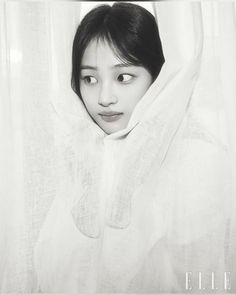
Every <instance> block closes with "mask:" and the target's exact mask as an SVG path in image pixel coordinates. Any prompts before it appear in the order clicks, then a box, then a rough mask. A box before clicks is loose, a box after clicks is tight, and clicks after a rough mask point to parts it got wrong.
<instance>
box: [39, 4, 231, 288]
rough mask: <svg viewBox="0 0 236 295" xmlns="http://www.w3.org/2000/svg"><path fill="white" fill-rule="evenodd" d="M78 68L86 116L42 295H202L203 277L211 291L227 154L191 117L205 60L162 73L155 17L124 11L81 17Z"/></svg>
mask: <svg viewBox="0 0 236 295" xmlns="http://www.w3.org/2000/svg"><path fill="white" fill-rule="evenodd" d="M72 61H73V67H72V87H73V89H74V91H75V93H76V94H77V95H78V98H79V100H78V103H79V102H80V103H81V105H82V106H83V114H82V115H81V118H80V125H79V126H78V129H77V130H76V133H75V134H74V136H72V137H71V138H69V140H67V141H65V142H64V146H63V153H62V154H63V159H62V161H63V162H62V163H63V164H62V165H61V167H62V169H61V170H62V172H61V181H60V183H59V187H58V196H57V197H56V198H55V200H54V202H53V204H52V206H51V209H50V211H49V213H48V215H47V218H46V220H45V223H44V226H43V228H42V230H41V232H40V236H39V239H38V242H37V245H36V248H35V256H34V257H35V271H36V278H37V288H36V291H41V292H45V293H54V292H60V293H61V292H62V293H64V292H76V293H80V292H81V293H87V292H91V293H95V292H98V293H103V292H109V293H113V292H118V293H126V292H127V293H128V292H133V293H134V292H144V293H146V292H155V293H158V292H184V291H185V290H186V288H187V291H189V290H190V286H191V290H192V289H193V290H194V291H199V290H198V289H197V288H199V284H198V280H197V275H198V272H203V273H204V275H205V284H206V288H205V289H206V292H207V293H208V292H209V291H212V290H211V289H210V288H211V277H210V275H211V273H212V272H214V273H216V274H217V275H220V276H222V275H223V271H224V270H226V269H225V264H224V261H222V259H221V258H222V257H223V256H222V253H225V252H224V251H225V248H224V245H223V240H222V239H219V237H221V236H222V234H223V233H224V232H225V227H226V226H227V222H226V218H225V217H226V213H225V212H226V211H227V204H226V203H224V206H222V202H221V193H219V190H221V189H222V187H223V188H224V189H226V188H225V187H224V186H223V185H222V183H225V179H224V177H225V175H226V173H225V165H224V163H226V160H225V159H226V155H225V151H224V147H223V146H222V144H221V142H219V141H218V140H217V139H216V138H214V136H212V135H211V134H210V133H209V132H208V131H207V129H206V128H205V126H204V125H202V124H201V122H199V120H198V116H197V115H196V114H194V113H191V112H187V111H186V110H187V109H188V105H189V102H190V98H191V93H192V91H193V87H194V84H195V80H196V75H197V73H198V65H199V61H198V56H195V57H193V60H192V61H191V62H188V63H186V64H185V65H184V66H183V67H182V68H178V69H172V70H171V71H170V68H169V67H168V64H167V65H166V66H165V65H164V67H163V69H162V71H161V73H160V70H161V68H162V66H163V63H164V56H163V52H162V46H161V41H160V37H159V33H158V28H157V25H156V21H155V18H154V17H153V15H152V14H150V13H149V12H148V11H146V10H145V9H144V8H141V7H140V6H137V5H134V4H128V3H115V4H114V5H113V6H112V7H110V6H108V5H103V6H99V7H97V8H95V9H93V10H92V11H90V12H89V13H88V14H87V15H86V16H85V18H84V19H83V20H82V22H81V24H80V25H79V27H78V30H77V32H76V35H75V38H74V44H73V60H72ZM157 77H158V78H157ZM222 163H223V164H222ZM224 193H225V192H224ZM190 274H193V277H194V280H193V279H192V277H191V276H190ZM188 288H189V289H188ZM218 288H219V289H220V288H221V289H223V286H219V287H218Z"/></svg>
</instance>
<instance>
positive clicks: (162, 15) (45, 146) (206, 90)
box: [0, 1, 236, 292]
mask: <svg viewBox="0 0 236 295" xmlns="http://www.w3.org/2000/svg"><path fill="white" fill-rule="evenodd" d="M194 2H195V3H194V4H193V6H195V8H193V10H192V7H190V6H192V4H191V2H189V1H176V2H175V1H169V2H168V1H160V2H155V3H154V4H152V3H150V2H149V3H146V4H144V3H143V5H144V6H145V7H146V8H147V9H149V10H150V11H152V13H153V14H156V15H157V19H158V24H159V28H160V35H161V38H162V41H163V48H164V54H165V56H166V59H167V61H168V62H169V63H173V64H176V65H177V66H178V63H180V62H181V61H182V60H188V58H189V56H191V54H192V51H193V50H194V46H193V40H192V35H193V30H194V28H198V29H199V32H198V33H199V34H198V35H199V36H200V37H201V38H202V41H203V51H202V58H201V70H200V75H199V78H198V81H197V85H196V89H195V92H194V94H193V98H192V100H191V106H190V109H191V108H192V109H193V110H196V109H197V110H199V112H198V113H199V114H200V117H199V118H198V119H199V120H202V121H204V124H207V126H208V127H209V130H211V133H212V134H215V135H216V136H217V138H220V140H221V142H222V143H223V145H224V146H225V147H227V152H228V155H229V159H230V178H228V180H227V182H228V186H229V187H230V190H229V191H230V194H231V195H230V197H231V202H232V206H231V209H232V212H231V218H230V219H229V227H228V232H227V233H226V235H227V237H226V238H225V247H226V248H227V249H228V250H227V253H228V257H225V260H227V265H228V266H229V271H231V272H232V276H233V274H234V276H233V279H232V280H231V289H232V290H234V291H235V290H236V285H235V284H236V283H235V282H236V279H235V278H236V266H235V263H233V262H234V261H235V259H236V254H235V252H236V248H235V245H236V237H235V231H236V217H235V216H236V214H235V212H236V205H235V204H236V202H235V200H234V196H235V192H236V187H235V185H236V184H235V183H236V182H235V179H236V136H235V128H236V87H235V81H236V4H235V2H234V1H226V2H223V1H219V2H218V1H209V2H208V1H201V2H200V1H194ZM99 3H101V2H95V3H92V4H91V3H86V2H74V1H52V2H49V1H33V2H30V1H23V2H21V1H1V2H0V140H1V141H0V151H1V152H0V159H1V162H0V175H1V182H0V290H1V291H2V292H32V290H33V288H34V281H35V275H34V271H33V261H32V259H33V258H32V257H33V249H34V245H35V242H36V240H37V237H38V234H39V231H40V228H41V226H42V224H43V221H44V219H45V216H46V215H47V212H48V210H49V208H50V205H51V202H52V200H53V198H54V195H55V191H56V189H57V186H58V179H57V176H56V175H57V173H55V171H58V170H60V163H59V162H58V161H57V152H58V151H57V148H56V146H57V144H58V143H57V140H58V137H60V133H61V132H63V133H64V134H67V133H68V132H73V130H75V129H76V126H77V124H78V117H79V116H80V115H81V113H80V108H79V103H78V100H77V97H76V96H75V94H74V93H73V92H72V90H71V89H70V71H71V46H72V41H73V35H74V33H75V30H76V27H77V25H78V23H79V21H80V15H84V13H85V12H86V11H87V10H88V9H89V8H90V7H91V6H92V5H96V4H99ZM192 11H195V12H194V13H196V14H197V16H198V17H197V18H193V15H192ZM194 19H195V20H198V21H199V24H198V25H197V26H194V25H193V20H194ZM200 43H201V42H200ZM59 126H60V128H59ZM68 130H69V131H68Z"/></svg>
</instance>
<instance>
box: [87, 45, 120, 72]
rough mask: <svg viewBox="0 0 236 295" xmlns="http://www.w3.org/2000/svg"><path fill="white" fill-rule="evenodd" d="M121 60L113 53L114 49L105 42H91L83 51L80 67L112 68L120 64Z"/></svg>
mask: <svg viewBox="0 0 236 295" xmlns="http://www.w3.org/2000/svg"><path fill="white" fill-rule="evenodd" d="M120 62H121V59H119V57H118V56H117V55H116V54H115V53H114V49H113V48H111V46H110V45H109V44H108V42H106V41H101V40H92V41H90V43H89V45H88V46H87V48H86V49H85V52H84V55H83V58H82V66H83V65H91V66H96V67H99V66H109V67H111V66H113V65H115V64H117V63H120Z"/></svg>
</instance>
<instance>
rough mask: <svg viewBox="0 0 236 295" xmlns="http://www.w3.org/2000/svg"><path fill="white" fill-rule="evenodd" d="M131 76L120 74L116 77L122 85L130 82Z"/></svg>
mask: <svg viewBox="0 0 236 295" xmlns="http://www.w3.org/2000/svg"><path fill="white" fill-rule="evenodd" d="M132 78H133V76H132V75H130V74H121V75H119V76H118V78H117V80H118V81H119V82H122V83H127V82H129V81H130V80H132Z"/></svg>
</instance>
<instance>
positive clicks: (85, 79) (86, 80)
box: [82, 76, 97, 85]
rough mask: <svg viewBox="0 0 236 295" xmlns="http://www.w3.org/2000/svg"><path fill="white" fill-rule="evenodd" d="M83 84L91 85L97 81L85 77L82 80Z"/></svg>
mask: <svg viewBox="0 0 236 295" xmlns="http://www.w3.org/2000/svg"><path fill="white" fill-rule="evenodd" d="M82 80H83V81H84V82H85V84H89V85H93V84H96V83H97V79H96V78H95V77H93V76H85V77H83V78H82Z"/></svg>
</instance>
